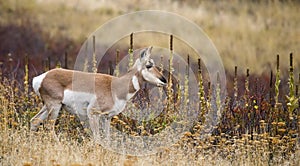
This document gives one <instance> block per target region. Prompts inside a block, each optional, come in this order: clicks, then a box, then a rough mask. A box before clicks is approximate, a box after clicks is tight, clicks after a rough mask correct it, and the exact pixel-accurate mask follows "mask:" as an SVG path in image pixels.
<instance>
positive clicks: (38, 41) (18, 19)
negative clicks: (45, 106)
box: [0, 0, 300, 166]
mask: <svg viewBox="0 0 300 166" xmlns="http://www.w3.org/2000/svg"><path fill="white" fill-rule="evenodd" d="M132 4H133V2H132V1H128V2H127V1H121V0H116V1H96V0H90V1H87V2H85V1H81V0H78V1H76V3H75V1H71V0H70V1H64V2H63V3H62V2H60V1H48V0H41V1H38V0H37V1H35V0H24V1H22V2H21V1H18V0H9V1H4V0H0V165H24V166H25V165H26V166H29V165H74V166H75V165H300V159H299V157H300V149H299V141H300V140H299V134H300V120H299V118H300V112H299V102H300V100H299V84H300V72H299V69H300V63H299V62H300V56H299V53H300V47H299V46H300V17H299V14H298V9H299V7H300V3H299V2H298V1H286V2H285V1H284V2H283V1H255V2H241V1H234V0H233V1H231V3H226V2H223V1H192V0H180V1H179V0H174V1H163V2H159V1H150V0H149V1H148V0H147V1H134V4H135V5H132ZM144 9H156V10H164V11H170V12H175V13H177V14H179V15H182V16H184V17H186V18H188V19H190V20H191V21H193V22H195V23H196V24H197V25H198V26H200V27H201V28H202V29H203V30H204V32H206V34H207V35H208V36H209V37H210V39H211V40H212V42H213V43H214V44H215V46H216V48H217V49H218V51H219V53H220V56H221V58H222V61H223V64H224V68H225V72H226V79H227V85H226V90H227V94H226V99H225V100H224V101H225V103H224V105H222V106H221V105H220V102H221V99H220V98H219V96H220V95H221V94H222V93H223V91H222V90H221V88H222V87H220V85H219V84H215V85H211V82H210V80H209V78H208V77H207V70H206V68H205V66H204V65H200V66H199V64H198V61H197V59H196V60H195V59H191V60H190V63H191V66H193V70H194V73H196V75H197V79H198V84H197V86H198V87H199V90H198V91H197V95H198V98H197V100H195V99H194V98H192V97H191V95H190V96H189V94H191V93H192V92H191V91H189V78H188V77H184V78H183V80H182V81H181V82H182V83H183V84H182V85H180V86H179V85H178V84H177V82H176V80H173V84H174V86H170V85H169V86H168V87H167V88H166V91H167V94H168V98H167V99H168V100H167V101H166V102H167V104H166V105H167V106H166V108H164V109H165V112H164V114H163V115H161V116H158V117H157V118H154V119H152V120H150V121H142V122H137V121H134V120H133V119H130V118H128V116H124V115H128V114H130V113H132V111H133V112H134V111H136V110H135V109H136V108H135V107H134V104H133V105H131V104H129V105H130V106H131V107H130V108H127V110H126V111H125V112H124V114H123V113H122V114H120V115H118V116H115V117H114V118H113V120H112V122H111V127H112V128H114V129H117V130H119V131H122V132H124V133H126V134H128V135H132V136H135V137H142V136H155V135H157V134H159V133H161V132H162V131H163V130H165V129H168V125H170V124H171V123H172V122H174V121H176V118H178V117H180V113H179V112H178V107H179V106H183V107H184V109H187V108H188V107H187V105H188V103H193V102H195V103H197V104H198V105H199V107H200V108H201V109H200V110H199V112H198V115H197V117H194V119H196V120H195V121H194V122H193V123H192V124H191V126H190V128H189V129H188V131H185V132H184V134H183V135H182V137H181V138H180V139H179V140H178V141H177V142H175V143H173V144H172V145H170V146H165V147H161V148H160V149H159V152H158V153H154V154H150V155H142V156H134V155H126V154H122V153H116V152H113V151H110V150H108V149H107V148H103V147H102V146H101V145H99V144H98V143H96V142H95V141H94V140H93V139H92V137H91V134H90V130H88V129H83V127H82V126H81V124H80V122H79V120H78V118H77V117H76V116H74V115H71V114H69V113H68V112H66V111H64V110H63V111H62V113H61V114H60V115H59V118H58V121H57V122H56V125H55V131H54V132H55V133H53V131H51V130H49V129H47V127H46V126H47V123H46V124H45V125H42V126H41V127H40V128H39V131H38V132H32V131H30V130H29V129H30V119H31V118H32V117H33V116H34V115H35V114H36V113H37V112H38V111H39V110H40V109H41V107H42V101H41V99H40V98H39V97H38V96H37V95H36V94H35V93H34V92H33V89H32V86H31V82H32V78H33V77H34V76H36V75H38V74H40V73H42V72H44V71H47V70H49V69H51V68H55V67H61V66H62V67H66V68H69V69H72V68H73V67H74V63H75V60H76V55H77V53H78V52H79V49H80V47H81V45H82V43H83V42H84V41H85V40H86V39H87V38H88V36H89V34H90V33H91V32H93V31H94V30H95V29H96V28H97V27H98V26H100V25H101V24H103V23H105V22H106V21H108V20H109V19H112V18H114V17H116V16H119V15H122V14H126V13H128V12H133V11H138V10H144ZM121 28H122V27H121ZM168 37H169V36H168ZM127 39H129V36H128V37H127V38H126V40H127ZM168 40H169V39H168ZM174 40H175V39H174ZM133 41H134V43H133V49H138V48H139V42H136V43H135V41H136V40H135V38H133ZM167 42H168V41H167ZM125 43H126V42H125ZM128 48H130V44H129V40H128V45H125V46H123V48H115V47H113V48H112V49H111V50H110V52H108V53H107V54H108V55H109V56H110V57H111V59H110V58H108V59H107V61H105V64H104V65H102V66H100V67H98V71H101V72H108V73H110V74H113V72H112V70H115V71H116V70H117V67H116V66H115V63H114V61H113V60H115V59H116V57H115V55H116V54H117V53H116V51H115V50H116V49H120V52H118V53H119V54H120V56H121V57H123V56H124V54H125V53H127V52H128ZM167 49H169V48H167ZM176 49H177V48H176V45H174V50H175V51H176ZM129 52H130V51H129ZM184 58H187V57H184ZM166 59H168V58H166ZM187 61H189V60H187ZM200 61H201V59H200ZM200 64H202V61H201V62H200ZM174 69H175V70H176V69H177V68H176V66H174ZM165 75H168V73H165ZM178 77H179V76H178ZM176 85H178V87H176ZM172 88H173V89H175V90H174V93H170V92H171V91H173V90H170V89H172ZM176 88H181V89H182V93H181V91H178V89H176ZM140 95H142V98H141V99H142V102H146V99H145V98H143V92H141V93H140ZM169 95H170V96H169ZM174 96H175V97H176V98H177V99H179V101H180V104H179V106H178V105H177V104H178V103H176V102H175V100H174V101H173V100H172V97H174ZM136 100H137V98H135V99H134V100H133V103H134V102H137V101H136ZM192 101H193V102H192ZM173 108H174V109H173ZM215 108H216V109H219V110H221V112H222V113H221V115H220V123H218V124H217V125H216V126H215V127H214V128H213V130H212V132H211V133H209V134H207V133H205V132H204V128H205V125H204V124H205V122H207V121H210V120H211V119H210V118H212V119H213V116H209V115H210V114H209V112H210V111H211V110H213V109H215ZM185 111H186V112H189V111H193V110H188V109H187V110H185ZM206 114H208V115H206ZM178 119H180V118H178ZM179 121H180V120H179ZM182 123H185V122H182ZM169 134H171V133H169ZM156 141H157V142H160V140H156Z"/></svg>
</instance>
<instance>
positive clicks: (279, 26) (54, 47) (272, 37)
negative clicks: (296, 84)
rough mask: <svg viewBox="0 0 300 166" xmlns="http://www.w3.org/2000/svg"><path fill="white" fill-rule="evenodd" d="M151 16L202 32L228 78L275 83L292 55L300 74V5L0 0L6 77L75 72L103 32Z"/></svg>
mask: <svg viewBox="0 0 300 166" xmlns="http://www.w3.org/2000/svg"><path fill="white" fill-rule="evenodd" d="M146 9H155V10H163V11H169V12H174V13H177V14H179V15H182V16H184V17H186V18H187V19H189V20H191V21H193V22H195V23H196V24H197V25H199V26H200V27H201V28H202V29H203V30H204V32H206V34H207V35H208V36H209V37H210V38H211V40H212V42H213V43H214V44H215V46H216V48H217V49H218V51H219V53H220V55H221V58H222V60H223V63H224V66H225V68H226V71H227V72H228V73H233V71H234V66H238V67H239V72H240V74H244V73H245V71H246V68H249V69H250V72H251V73H254V74H258V75H269V73H270V70H275V68H276V55H277V54H279V55H280V57H281V62H280V65H281V67H282V68H281V69H285V68H286V69H287V68H288V65H289V63H288V61H289V60H288V58H289V54H290V53H291V52H293V54H294V55H295V56H294V62H295V71H297V70H298V69H299V67H300V66H299V65H300V63H299V62H300V56H299V54H300V15H299V13H298V12H299V9H300V1H276V0H273V1H260V0H255V1H251V2H250V1H246V2H244V1H238V0H231V1H226V2H225V1H203V0H166V1H153V0H144V1H141V0H130V1H129V0H125V1H124V0H112V1H108V0H62V1H61V0H0V61H1V62H0V64H1V66H2V69H3V70H2V71H3V73H4V74H5V71H7V73H9V74H12V73H14V76H15V77H18V71H19V72H20V73H19V75H20V77H21V78H22V74H23V73H22V72H23V67H22V66H23V63H24V57H25V56H26V55H27V56H28V58H29V62H30V65H29V68H30V75H36V74H37V73H40V72H41V71H42V69H43V63H44V62H45V60H47V59H48V58H49V59H50V65H51V66H52V68H53V67H55V65H56V64H57V63H58V62H60V63H61V64H62V66H64V64H63V63H68V68H72V67H73V65H74V61H75V58H76V56H77V53H78V51H79V49H80V47H81V45H82V44H83V42H84V41H85V40H86V39H87V37H88V36H89V35H90V34H91V33H92V32H94V31H95V30H96V29H97V28H98V27H99V26H101V25H102V24H103V23H105V22H106V21H108V20H110V19H112V18H114V17H116V16H119V15H122V14H126V13H129V12H134V11H139V10H146ZM128 44H129V43H128ZM134 47H136V48H137V47H138V44H137V43H134ZM175 49H176V48H175ZM65 54H68V59H67V60H66V61H65V60H64V58H65V56H64V55H65ZM20 68H22V70H19V69H20ZM282 71H283V73H286V74H287V73H288V70H286V71H285V70H282Z"/></svg>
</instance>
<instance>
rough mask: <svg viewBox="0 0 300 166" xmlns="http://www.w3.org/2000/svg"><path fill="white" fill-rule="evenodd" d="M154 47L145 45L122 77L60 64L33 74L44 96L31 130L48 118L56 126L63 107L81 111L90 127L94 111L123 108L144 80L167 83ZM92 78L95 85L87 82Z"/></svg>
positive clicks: (108, 112) (36, 87) (111, 113)
mask: <svg viewBox="0 0 300 166" xmlns="http://www.w3.org/2000/svg"><path fill="white" fill-rule="evenodd" d="M151 50H152V47H149V48H146V49H143V50H142V51H141V52H140V57H139V58H138V59H137V60H136V61H135V63H134V65H133V67H132V68H131V69H130V70H129V71H128V72H127V73H126V74H125V75H123V76H122V77H114V76H111V75H107V74H101V73H87V72H81V71H74V70H66V69H59V68H57V69H52V70H50V71H48V72H45V73H43V74H41V75H39V76H37V77H35V78H33V81H32V85H33V88H34V91H35V92H36V93H37V94H38V95H39V96H40V97H41V98H42V100H43V103H44V106H43V107H42V109H41V110H40V111H39V113H38V114H36V115H35V116H34V117H33V118H32V119H31V130H33V131H35V130H37V128H38V126H39V125H40V124H41V123H42V122H44V120H46V119H48V120H51V121H52V127H53V126H54V124H53V123H54V122H55V120H56V118H57V116H58V113H59V111H60V110H61V109H62V108H65V109H66V110H67V111H68V112H70V113H72V114H76V115H78V116H79V119H80V121H82V122H84V124H86V126H84V127H88V125H89V124H87V123H86V122H87V121H89V123H94V122H92V121H91V119H92V117H93V114H95V113H98V114H103V115H105V116H106V117H107V118H108V119H109V118H111V117H112V116H115V115H117V114H119V113H120V112H122V111H123V110H124V108H125V106H126V102H127V101H128V100H130V99H131V98H132V97H133V96H134V94H135V93H136V92H137V91H139V90H140V87H141V86H142V84H143V83H144V82H148V83H151V84H154V85H156V86H164V85H166V82H167V81H166V79H165V78H164V76H163V75H162V74H161V73H160V72H159V70H158V69H157V68H156V67H155V65H154V61H153V60H152V59H150V55H151ZM74 76H76V78H75V79H74ZM91 78H93V79H92V80H93V81H94V82H93V84H92V85H94V87H89V86H87V84H89V82H90V80H91ZM73 84H77V85H78V86H74V85H73ZM90 125H91V124H90Z"/></svg>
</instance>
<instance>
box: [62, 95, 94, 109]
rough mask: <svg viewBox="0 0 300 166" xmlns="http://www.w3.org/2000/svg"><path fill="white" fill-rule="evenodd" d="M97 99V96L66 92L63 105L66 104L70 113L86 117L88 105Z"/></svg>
mask: <svg viewBox="0 0 300 166" xmlns="http://www.w3.org/2000/svg"><path fill="white" fill-rule="evenodd" d="M95 98H96V95H95V94H91V93H86V92H78V91H72V90H68V89H67V90H65V91H64V98H63V101H62V104H64V105H65V106H66V107H67V108H68V111H69V112H70V113H72V114H76V115H86V114H87V111H86V109H87V107H88V105H89V104H90V103H91V102H92V101H93V100H94V99H95Z"/></svg>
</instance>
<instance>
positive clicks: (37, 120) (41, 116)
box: [30, 105, 48, 131]
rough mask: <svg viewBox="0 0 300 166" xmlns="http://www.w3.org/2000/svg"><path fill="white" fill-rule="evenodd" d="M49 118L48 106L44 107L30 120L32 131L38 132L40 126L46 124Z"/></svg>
mask: <svg viewBox="0 0 300 166" xmlns="http://www.w3.org/2000/svg"><path fill="white" fill-rule="evenodd" d="M47 117H48V111H47V106H46V105H44V106H43V107H42V109H41V110H40V111H39V112H38V113H37V114H36V115H35V116H34V117H33V118H32V119H31V120H30V130H31V131H36V130H37V128H38V126H39V125H40V124H41V123H43V122H44V120H45V119H46V118H47Z"/></svg>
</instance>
